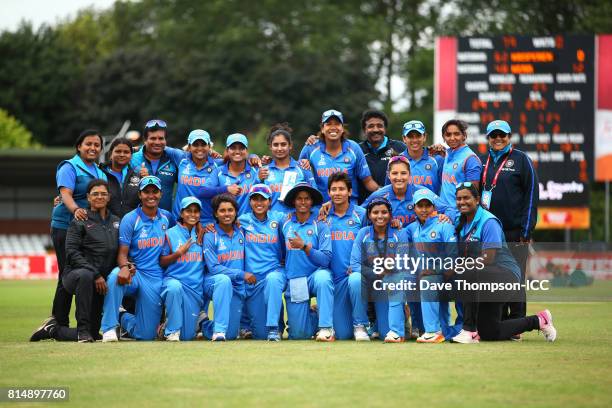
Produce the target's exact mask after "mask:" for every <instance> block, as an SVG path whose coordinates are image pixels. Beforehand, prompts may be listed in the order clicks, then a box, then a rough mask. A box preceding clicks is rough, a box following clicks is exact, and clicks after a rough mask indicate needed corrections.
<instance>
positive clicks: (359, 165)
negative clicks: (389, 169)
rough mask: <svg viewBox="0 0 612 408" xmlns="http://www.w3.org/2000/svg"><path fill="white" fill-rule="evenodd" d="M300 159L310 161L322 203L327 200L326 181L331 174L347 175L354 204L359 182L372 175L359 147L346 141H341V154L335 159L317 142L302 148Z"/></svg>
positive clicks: (357, 196) (323, 144)
mask: <svg viewBox="0 0 612 408" xmlns="http://www.w3.org/2000/svg"><path fill="white" fill-rule="evenodd" d="M300 159H308V160H309V161H310V166H311V167H312V170H313V174H314V178H315V181H316V183H317V189H318V190H319V191H320V192H321V194H323V201H327V200H329V194H328V193H327V180H328V179H329V176H331V175H332V174H334V173H338V172H343V173H346V174H348V176H349V178H350V179H351V183H352V185H353V193H352V194H351V201H354V202H357V199H358V198H359V181H360V180H363V179H365V178H366V177H369V176H371V175H372V174H371V173H370V168H369V167H368V163H367V161H366V159H365V156H364V154H363V151H362V150H361V147H360V146H359V145H358V144H357V143H355V142H354V141H352V140H348V139H347V140H343V141H342V152H340V154H339V155H338V156H336V157H332V156H331V155H330V154H329V153H327V151H326V150H325V143H323V142H322V141H318V142H317V143H315V144H313V145H310V146H304V148H303V149H302V152H301V153H300Z"/></svg>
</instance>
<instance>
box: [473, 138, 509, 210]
mask: <svg viewBox="0 0 612 408" xmlns="http://www.w3.org/2000/svg"><path fill="white" fill-rule="evenodd" d="M513 149H514V146H512V147H511V148H510V150H509V151H508V154H507V155H506V158H505V159H504V161H503V162H502V163H501V165H500V166H499V168H498V169H497V172H496V173H495V176H493V180H492V181H491V188H490V189H488V190H487V172H488V171H489V164H490V163H491V155H490V154H489V157H487V163H486V164H485V168H484V171H483V173H482V197H481V198H480V203H481V204H482V206H483V207H484V208H485V209H487V210H488V209H489V207H490V206H491V196H492V195H493V189H494V188H495V186H496V185H497V178H498V177H499V173H500V172H501V171H502V169H503V168H504V166H505V165H506V162H507V161H508V158H509V157H510V155H511V154H512V150H513Z"/></svg>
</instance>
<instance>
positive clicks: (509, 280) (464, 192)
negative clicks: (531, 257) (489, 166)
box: [452, 182, 557, 343]
mask: <svg viewBox="0 0 612 408" xmlns="http://www.w3.org/2000/svg"><path fill="white" fill-rule="evenodd" d="M456 200H457V208H458V209H459V212H460V217H459V219H458V223H457V226H456V228H455V231H456V235H457V238H458V242H459V251H458V255H459V256H460V257H461V256H462V257H465V258H472V259H474V260H477V259H478V258H480V260H481V261H480V262H481V263H482V264H484V268H481V269H479V268H478V267H474V268H471V269H470V270H466V271H465V272H464V273H462V274H460V275H456V276H455V286H456V287H458V286H457V283H458V282H457V281H458V280H463V281H467V282H471V283H477V284H478V283H482V282H484V283H503V284H516V283H519V282H520V281H519V280H520V277H521V271H520V268H519V266H518V264H517V263H516V260H515V259H514V257H512V254H511V253H510V251H509V250H508V246H507V245H506V240H505V239H504V234H503V230H502V225H501V222H500V221H499V219H497V217H495V216H494V215H493V214H491V213H490V212H489V211H487V210H486V209H484V208H483V207H482V206H481V205H480V200H481V197H480V194H479V193H478V188H477V186H476V185H475V184H474V183H471V182H464V183H460V184H459V185H457V188H456ZM519 292H521V291H505V292H502V293H499V294H498V295H497V296H495V295H494V294H492V293H491V291H488V292H487V291H486V290H478V289H477V290H476V291H474V290H470V291H464V292H463V295H464V296H465V297H466V299H467V301H465V302H464V303H463V307H464V316H463V329H462V330H461V332H459V334H458V335H457V336H455V337H453V339H452V340H453V342H456V343H478V340H480V339H482V340H509V339H510V338H511V337H512V336H516V335H518V334H521V333H523V332H526V331H531V330H540V331H542V333H543V334H544V337H545V338H546V340H547V341H555V338H556V336H557V331H556V330H555V327H554V326H553V324H552V315H551V313H550V312H549V311H548V310H543V311H541V312H539V313H538V314H537V315H533V316H528V317H521V318H516V319H507V320H502V308H503V306H504V304H505V299H506V298H514V297H516V296H517V294H518V293H519Z"/></svg>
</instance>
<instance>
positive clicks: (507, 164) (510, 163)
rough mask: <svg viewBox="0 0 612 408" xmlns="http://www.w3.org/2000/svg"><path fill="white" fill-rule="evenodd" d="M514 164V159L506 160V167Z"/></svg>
mask: <svg viewBox="0 0 612 408" xmlns="http://www.w3.org/2000/svg"><path fill="white" fill-rule="evenodd" d="M512 166H514V160H512V159H510V160H508V161H507V162H506V167H512Z"/></svg>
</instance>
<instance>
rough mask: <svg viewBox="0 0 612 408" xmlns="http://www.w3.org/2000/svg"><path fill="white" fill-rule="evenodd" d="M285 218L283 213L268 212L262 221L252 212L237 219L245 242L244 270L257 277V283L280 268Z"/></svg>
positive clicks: (282, 255) (282, 254)
mask: <svg viewBox="0 0 612 408" xmlns="http://www.w3.org/2000/svg"><path fill="white" fill-rule="evenodd" d="M285 218H286V216H285V214H284V213H281V212H277V211H269V212H268V214H267V216H266V219H265V220H263V221H260V220H259V219H258V218H257V217H255V214H253V213H252V212H250V213H247V214H242V215H241V216H240V218H238V220H239V221H240V227H241V228H242V230H243V231H244V237H245V241H246V244H245V248H244V251H245V258H246V265H247V266H246V268H247V270H248V272H251V273H253V274H255V275H256V276H257V280H258V281H259V280H261V279H262V278H264V277H265V276H266V275H267V274H268V273H270V272H273V271H275V270H278V269H280V268H281V262H282V260H283V257H284V247H283V238H282V235H281V225H282V223H283V221H284V220H285Z"/></svg>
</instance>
